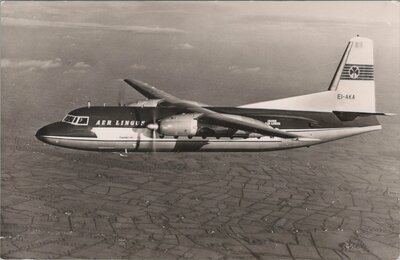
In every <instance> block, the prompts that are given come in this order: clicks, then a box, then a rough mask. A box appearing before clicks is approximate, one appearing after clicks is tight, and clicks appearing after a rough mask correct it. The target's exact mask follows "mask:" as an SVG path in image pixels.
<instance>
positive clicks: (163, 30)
mask: <svg viewBox="0 0 400 260" xmlns="http://www.w3.org/2000/svg"><path fill="white" fill-rule="evenodd" d="M1 24H2V26H20V27H31V28H41V27H49V28H68V29H97V30H110V31H125V32H133V33H142V34H176V33H183V32H184V31H182V30H179V29H176V28H170V27H158V26H155V27H150V26H137V25H131V26H123V25H112V26H111V25H104V24H98V23H73V22H56V21H44V20H34V19H24V18H12V17H2V18H1Z"/></svg>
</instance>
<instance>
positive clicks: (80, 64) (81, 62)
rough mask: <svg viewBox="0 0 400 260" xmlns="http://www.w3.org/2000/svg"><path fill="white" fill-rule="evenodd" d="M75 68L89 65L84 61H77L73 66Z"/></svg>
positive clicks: (85, 67) (86, 67)
mask: <svg viewBox="0 0 400 260" xmlns="http://www.w3.org/2000/svg"><path fill="white" fill-rule="evenodd" d="M73 67H74V68H76V69H88V68H90V67H91V66H90V65H89V64H86V63H84V62H83V61H80V62H77V63H75V64H74V66H73Z"/></svg>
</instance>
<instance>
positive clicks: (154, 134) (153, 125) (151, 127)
mask: <svg viewBox="0 0 400 260" xmlns="http://www.w3.org/2000/svg"><path fill="white" fill-rule="evenodd" d="M158 128H159V125H158V123H157V110H156V109H155V110H153V123H150V124H148V125H147V129H149V130H150V131H151V132H152V135H151V139H152V140H151V149H152V152H153V153H156V137H157V130H158Z"/></svg>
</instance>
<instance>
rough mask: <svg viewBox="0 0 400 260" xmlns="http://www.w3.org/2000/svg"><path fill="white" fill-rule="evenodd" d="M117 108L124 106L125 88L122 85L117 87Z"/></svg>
mask: <svg viewBox="0 0 400 260" xmlns="http://www.w3.org/2000/svg"><path fill="white" fill-rule="evenodd" d="M118 106H119V107H123V106H125V87H124V86H123V85H122V84H121V85H119V87H118Z"/></svg>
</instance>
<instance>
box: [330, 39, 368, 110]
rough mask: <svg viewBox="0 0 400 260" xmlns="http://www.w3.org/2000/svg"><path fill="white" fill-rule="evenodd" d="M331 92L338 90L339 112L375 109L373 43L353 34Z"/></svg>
mask: <svg viewBox="0 0 400 260" xmlns="http://www.w3.org/2000/svg"><path fill="white" fill-rule="evenodd" d="M329 91H335V92H336V95H335V96H336V105H335V109H334V110H337V111H356V112H371V113H373V112H375V81H374V59H373V43H372V41H371V40H370V39H368V38H363V37H354V38H352V39H351V40H350V42H349V44H348V45H347V48H346V51H345V53H344V55H343V57H342V60H341V62H340V64H339V67H338V69H337V70H336V73H335V76H334V77H333V79H332V82H331V84H330V86H329Z"/></svg>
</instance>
